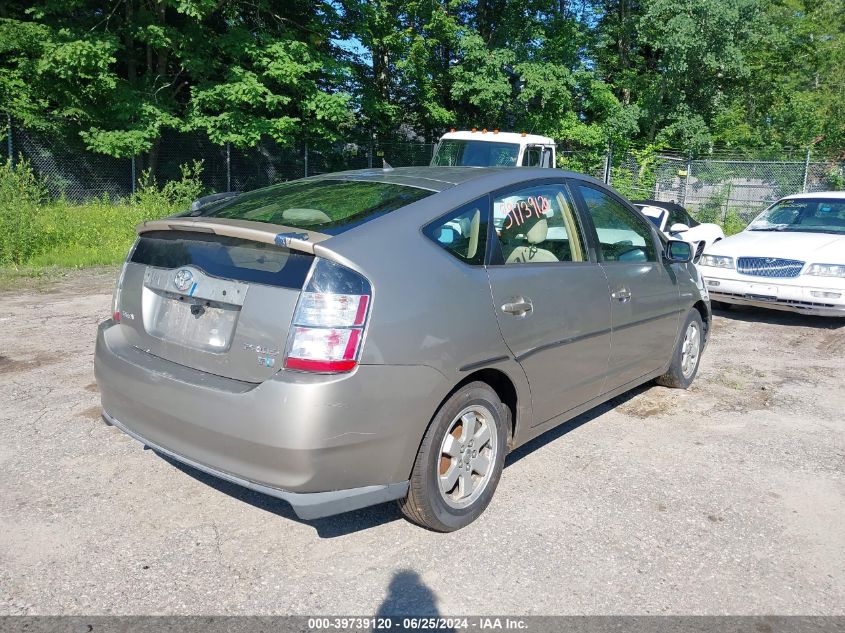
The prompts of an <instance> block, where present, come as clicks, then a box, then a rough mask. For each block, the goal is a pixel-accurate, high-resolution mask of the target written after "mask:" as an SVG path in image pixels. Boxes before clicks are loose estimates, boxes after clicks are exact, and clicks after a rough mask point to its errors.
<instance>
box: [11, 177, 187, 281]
mask: <svg viewBox="0 0 845 633" xmlns="http://www.w3.org/2000/svg"><path fill="white" fill-rule="evenodd" d="M201 169H202V166H201V164H199V163H194V164H193V165H183V166H182V178H181V180H178V181H171V182H168V183H167V184H165V185H164V186H163V187H158V186H156V184H155V182H153V181H152V180H151V179H150V178H149V177H148V176H147V177H145V178H142V186H141V187H140V189H139V191H138V193H137V194H136V196H135V197H134V198H133V199H132V200H120V201H111V200H109V199H107V198H104V199H102V200H97V201H94V202H90V203H87V204H83V205H77V204H72V203H69V202H67V201H66V200H58V201H55V202H49V201H48V196H47V192H46V189H45V187H44V183H43V182H42V181H41V180H40V179H39V178H38V177H37V176H36V175H35V174H34V173H33V172H32V169H31V167H30V166H29V164H28V163H26V162H25V161H21V162H19V163H17V164H16V165H15V167H14V169H12V167H11V165H10V164H9V163H8V162H7V163H5V164H3V165H0V265H12V266H27V267H36V268H41V267H45V266H62V267H82V266H92V265H96V264H113V263H117V262H119V261H121V260H122V259H123V258H124V257H126V252H127V251H128V250H129V247H130V246H131V244H132V240H133V239H134V236H135V226H136V225H138V224H139V223H141V222H143V221H144V220H149V219H154V218H161V217H165V216H167V215H171V214H173V213H175V212H176V211H179V210H180V209H184V208H185V207H186V206H187V205H188V204H189V203H190V201H191V200H193V199H194V198H196V197H197V196H198V195H199V194H200V193H201V190H202V184H201V182H200V176H201Z"/></svg>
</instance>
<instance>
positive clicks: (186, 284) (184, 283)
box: [173, 268, 194, 292]
mask: <svg viewBox="0 0 845 633" xmlns="http://www.w3.org/2000/svg"><path fill="white" fill-rule="evenodd" d="M193 281H194V273H192V272H191V271H190V270H188V269H187V268H182V269H180V270H177V271H176V275H174V277H173V285H174V286H176V289H177V290H181V291H183V292H184V291H185V290H187V289H188V288H190V287H191V283H193Z"/></svg>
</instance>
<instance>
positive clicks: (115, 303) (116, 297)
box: [111, 238, 139, 323]
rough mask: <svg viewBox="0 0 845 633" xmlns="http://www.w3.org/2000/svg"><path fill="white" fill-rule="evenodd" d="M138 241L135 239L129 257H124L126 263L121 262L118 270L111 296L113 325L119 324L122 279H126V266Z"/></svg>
mask: <svg viewBox="0 0 845 633" xmlns="http://www.w3.org/2000/svg"><path fill="white" fill-rule="evenodd" d="M138 239H139V238H135V242H134V244H132V248H130V249H129V255H127V256H126V261H124V262H123V266H122V267H121V268H120V275H118V277H117V285H116V286H115V287H114V294H113V295H112V300H111V318H112V320H113V321H114V322H115V323H120V313H121V307H120V293H121V291H122V290H123V278H124V277H126V264H127V263H128V262H129V261H130V260H131V259H132V253H134V252H135V247H136V246H138Z"/></svg>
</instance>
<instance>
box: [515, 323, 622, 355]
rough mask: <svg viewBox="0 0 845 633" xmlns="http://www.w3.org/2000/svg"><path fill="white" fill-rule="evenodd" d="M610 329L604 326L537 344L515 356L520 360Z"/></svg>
mask: <svg viewBox="0 0 845 633" xmlns="http://www.w3.org/2000/svg"><path fill="white" fill-rule="evenodd" d="M610 331H611V329H610V328H605V329H603V330H598V331H597V332H590V333H589V334H581V335H580V336H570V337H569V338H564V339H561V340H559V341H554V342H552V343H544V344H543V345H538V346H537V347H534V348H532V349H530V350H528V351H527V352H523V353H522V354H520V355H519V356H517V357H516V361H517V362H520V363H521V362H522V361H523V360H525V359H526V358H528V357H529V356H533V355H534V354H537V353H538V352H545V351H546V350H548V349H552V348H554V347H562V346H563V345H569V344H570V343H577V342H579V341H584V340H586V339H589V338H594V337H596V336H604V335H605V334H609V333H610Z"/></svg>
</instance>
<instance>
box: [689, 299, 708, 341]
mask: <svg viewBox="0 0 845 633" xmlns="http://www.w3.org/2000/svg"><path fill="white" fill-rule="evenodd" d="M692 307H693V308H695V309H696V310H698V313H699V314H700V315H701V322H702V323H703V324H704V340H707V336H708V335H709V334H710V315H709V314H708V312H707V306H705V305H704V302H703V301H700V300H699V301H696V302H695V303H694V304H693V305H692Z"/></svg>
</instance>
